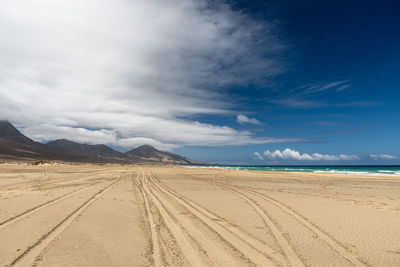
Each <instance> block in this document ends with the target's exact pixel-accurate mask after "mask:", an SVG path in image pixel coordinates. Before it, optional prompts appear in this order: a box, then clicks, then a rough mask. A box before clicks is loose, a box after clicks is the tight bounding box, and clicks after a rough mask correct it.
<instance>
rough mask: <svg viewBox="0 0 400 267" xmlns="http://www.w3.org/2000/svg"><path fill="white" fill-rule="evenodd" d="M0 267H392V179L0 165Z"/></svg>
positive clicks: (395, 185)
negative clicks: (0, 266)
mask: <svg viewBox="0 0 400 267" xmlns="http://www.w3.org/2000/svg"><path fill="white" fill-rule="evenodd" d="M0 240H1V242H0V264H1V265H2V266H31V265H33V266H254V265H256V266H400V179H399V178H398V177H384V176H382V177H380V176H362V175H344V174H342V175H341V174H315V173H283V172H258V171H237V170H222V169H205V168H188V167H162V166H159V167H157V166H133V165H108V166H106V165H104V166H101V165H89V164H87V165H84V164H81V165H72V164H44V165H39V166H28V165H27V164H8V163H5V164H0Z"/></svg>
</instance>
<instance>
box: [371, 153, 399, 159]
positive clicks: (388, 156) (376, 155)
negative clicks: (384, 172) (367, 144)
mask: <svg viewBox="0 0 400 267" xmlns="http://www.w3.org/2000/svg"><path fill="white" fill-rule="evenodd" d="M369 156H370V158H372V159H375V160H392V159H400V157H398V156H392V155H387V154H370V155H369Z"/></svg>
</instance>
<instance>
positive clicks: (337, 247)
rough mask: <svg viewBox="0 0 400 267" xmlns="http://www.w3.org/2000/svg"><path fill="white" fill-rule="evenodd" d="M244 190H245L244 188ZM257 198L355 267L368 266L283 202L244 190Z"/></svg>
mask: <svg viewBox="0 0 400 267" xmlns="http://www.w3.org/2000/svg"><path fill="white" fill-rule="evenodd" d="M235 187H240V186H235ZM242 189H243V188H242ZM244 190H246V191H248V192H250V193H252V194H254V195H256V196H259V197H261V198H262V199H265V200H267V201H269V202H271V203H272V204H274V205H275V206H277V207H279V208H281V209H282V210H283V211H285V212H286V213H287V214H289V215H291V216H292V217H294V218H295V219H296V220H297V221H298V222H300V223H301V224H303V225H304V226H306V227H307V228H308V229H309V230H311V231H312V232H314V233H315V234H317V235H318V236H319V237H320V238H321V239H322V240H324V241H325V242H326V243H327V244H328V245H329V246H330V247H331V248H333V249H334V250H336V251H337V252H338V253H339V254H340V255H342V256H343V257H344V258H345V259H346V260H348V261H349V262H351V263H352V264H353V265H354V266H357V267H364V266H367V265H366V264H364V263H363V262H362V261H361V260H360V259H358V258H357V256H355V255H353V254H352V253H351V252H349V251H348V250H347V249H346V248H344V247H343V246H341V245H340V244H339V243H338V242H337V241H336V240H334V239H333V238H332V237H330V236H329V235H328V234H326V233H325V232H324V231H323V230H321V229H320V228H319V227H318V226H316V225H314V224H313V223H311V222H310V221H309V220H308V219H306V218H305V217H303V216H302V215H300V214H299V213H298V212H296V211H294V210H293V209H292V208H290V207H288V206H286V205H285V204H282V203H281V202H279V201H277V200H276V199H273V198H271V197H269V196H266V195H264V194H262V193H259V192H257V191H253V190H249V189H244Z"/></svg>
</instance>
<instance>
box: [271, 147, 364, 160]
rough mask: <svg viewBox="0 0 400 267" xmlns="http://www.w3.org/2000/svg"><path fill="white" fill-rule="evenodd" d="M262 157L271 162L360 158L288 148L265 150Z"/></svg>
mask: <svg viewBox="0 0 400 267" xmlns="http://www.w3.org/2000/svg"><path fill="white" fill-rule="evenodd" d="M263 154H264V156H265V157H266V158H268V159H272V160H300V161H339V160H359V159H360V158H359V157H358V156H357V155H348V154H340V155H329V154H320V153H313V154H308V153H303V154H301V153H300V152H298V151H296V150H292V149H290V148H286V149H285V150H282V151H280V150H275V151H273V152H271V151H269V150H266V151H264V153H263Z"/></svg>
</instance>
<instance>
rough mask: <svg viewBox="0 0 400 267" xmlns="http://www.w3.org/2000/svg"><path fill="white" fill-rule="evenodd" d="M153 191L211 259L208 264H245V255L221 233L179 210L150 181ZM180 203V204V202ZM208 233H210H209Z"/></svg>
mask: <svg viewBox="0 0 400 267" xmlns="http://www.w3.org/2000/svg"><path fill="white" fill-rule="evenodd" d="M150 188H151V191H153V192H154V194H155V195H156V196H157V198H158V200H159V201H160V202H161V203H162V204H163V205H164V207H165V209H166V210H167V211H168V212H169V213H170V214H171V215H172V216H173V217H174V218H175V219H176V221H178V222H179V224H180V225H181V226H182V228H183V229H184V230H185V231H186V232H187V233H188V235H189V236H191V237H192V238H193V239H194V240H195V241H196V242H197V243H198V244H199V246H200V248H201V250H203V251H204V252H205V253H203V254H206V256H207V259H208V260H209V261H210V262H209V264H207V265H212V266H238V265H240V264H243V255H242V254H241V253H238V252H237V251H236V250H235V249H233V248H232V246H231V244H229V243H227V242H226V241H225V240H224V239H223V238H222V237H221V236H220V235H218V234H217V235H216V234H215V232H214V230H212V229H210V228H209V227H208V226H207V225H204V226H203V227H202V225H203V223H202V222H201V221H200V222H199V221H198V220H196V217H195V216H192V214H191V213H190V212H186V211H187V210H185V212H182V211H180V210H178V209H177V208H176V207H175V206H174V205H173V204H172V203H170V201H168V200H167V198H169V197H167V198H166V197H165V196H163V195H164V194H163V193H162V192H161V191H160V190H159V189H158V188H156V187H155V186H154V185H153V184H151V183H150ZM156 192H157V193H156ZM178 205H179V204H178ZM207 233H208V234H207ZM210 233H211V235H210Z"/></svg>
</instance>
